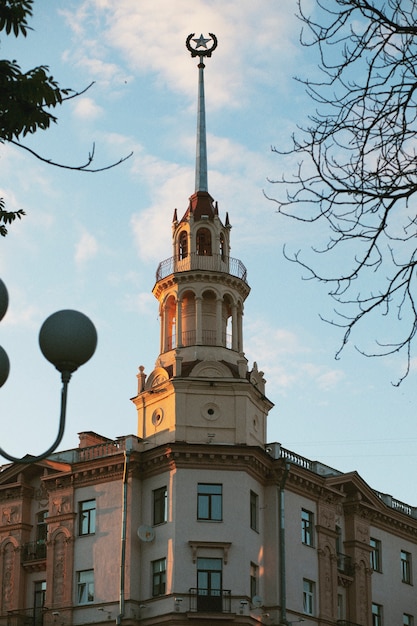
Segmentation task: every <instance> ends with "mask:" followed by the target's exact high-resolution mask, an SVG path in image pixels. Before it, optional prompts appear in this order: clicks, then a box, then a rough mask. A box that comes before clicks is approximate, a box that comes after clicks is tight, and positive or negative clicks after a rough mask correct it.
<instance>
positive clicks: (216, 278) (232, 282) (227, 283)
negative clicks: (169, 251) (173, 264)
mask: <svg viewBox="0 0 417 626" xmlns="http://www.w3.org/2000/svg"><path fill="white" fill-rule="evenodd" d="M202 282H203V283H205V284H207V285H209V284H210V283H212V284H214V283H216V284H217V285H223V286H224V287H228V288H229V289H230V288H232V289H234V290H236V291H237V292H238V293H239V294H240V296H241V297H242V299H243V300H245V299H246V298H247V296H248V294H249V292H250V287H249V285H248V284H247V283H245V281H243V280H242V279H240V278H238V277H237V276H233V274H228V273H227V272H216V271H214V270H201V269H191V270H187V271H182V272H174V273H173V274H170V275H169V276H167V277H166V278H163V279H161V280H159V281H158V282H157V283H155V286H154V288H153V290H152V293H153V294H154V296H155V298H157V299H158V300H159V298H160V296H161V294H163V293H164V292H165V291H168V290H170V289H172V288H173V287H180V288H181V287H182V286H184V285H185V286H188V285H191V284H192V283H202Z"/></svg>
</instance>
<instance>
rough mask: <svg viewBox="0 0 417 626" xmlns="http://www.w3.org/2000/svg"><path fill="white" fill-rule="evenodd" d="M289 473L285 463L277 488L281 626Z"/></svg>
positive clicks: (284, 601)
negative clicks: (286, 492)
mask: <svg viewBox="0 0 417 626" xmlns="http://www.w3.org/2000/svg"><path fill="white" fill-rule="evenodd" d="M289 471H290V463H289V462H288V461H287V462H286V463H285V470H284V473H283V475H282V478H281V482H280V485H279V488H278V493H279V503H278V508H279V570H280V571H279V573H280V576H279V587H280V603H281V621H280V624H281V625H282V626H286V625H287V624H288V622H287V580H286V569H285V491H284V489H285V483H286V482H287V477H288V474H289Z"/></svg>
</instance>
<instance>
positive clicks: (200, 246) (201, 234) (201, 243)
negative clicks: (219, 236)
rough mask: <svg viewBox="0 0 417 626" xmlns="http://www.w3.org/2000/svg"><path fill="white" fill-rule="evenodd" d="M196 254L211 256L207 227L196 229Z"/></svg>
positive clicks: (209, 235) (209, 234)
mask: <svg viewBox="0 0 417 626" xmlns="http://www.w3.org/2000/svg"><path fill="white" fill-rule="evenodd" d="M196 243H197V254H198V255H199V256H211V255H212V252H211V232H210V231H209V229H208V228H199V229H198V231H197V240H196Z"/></svg>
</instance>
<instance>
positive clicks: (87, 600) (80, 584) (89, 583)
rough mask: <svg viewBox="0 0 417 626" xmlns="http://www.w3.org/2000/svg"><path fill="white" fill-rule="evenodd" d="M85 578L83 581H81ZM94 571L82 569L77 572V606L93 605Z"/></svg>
mask: <svg viewBox="0 0 417 626" xmlns="http://www.w3.org/2000/svg"><path fill="white" fill-rule="evenodd" d="M83 578H85V580H83ZM93 602H94V570H93V569H84V570H79V571H78V572H77V604H79V605H84V604H93Z"/></svg>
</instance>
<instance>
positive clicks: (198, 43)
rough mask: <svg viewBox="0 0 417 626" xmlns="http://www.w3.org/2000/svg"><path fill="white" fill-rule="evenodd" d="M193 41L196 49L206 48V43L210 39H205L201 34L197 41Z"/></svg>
mask: <svg viewBox="0 0 417 626" xmlns="http://www.w3.org/2000/svg"><path fill="white" fill-rule="evenodd" d="M193 41H195V47H196V48H207V42H208V41H210V38H209V39H205V38H204V36H203V34H202V33H201V35H200V37H199V38H198V39H193Z"/></svg>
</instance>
